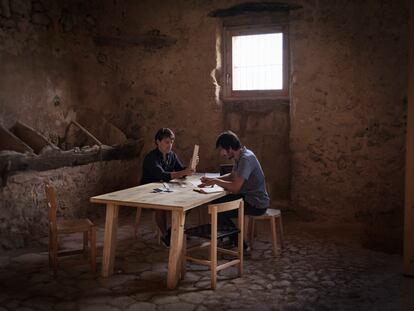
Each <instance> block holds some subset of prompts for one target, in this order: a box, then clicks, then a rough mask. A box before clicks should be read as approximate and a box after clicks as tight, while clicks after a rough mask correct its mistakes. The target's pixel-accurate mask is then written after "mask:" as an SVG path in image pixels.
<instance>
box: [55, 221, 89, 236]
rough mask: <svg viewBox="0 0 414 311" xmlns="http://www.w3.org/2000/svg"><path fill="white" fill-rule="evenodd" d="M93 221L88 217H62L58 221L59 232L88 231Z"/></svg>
mask: <svg viewBox="0 0 414 311" xmlns="http://www.w3.org/2000/svg"><path fill="white" fill-rule="evenodd" d="M91 226H93V223H92V222H91V221H90V220H89V219H88V218H82V219H62V220H58V222H57V231H58V232H59V233H75V232H84V231H88V230H89V228H90V227H91Z"/></svg>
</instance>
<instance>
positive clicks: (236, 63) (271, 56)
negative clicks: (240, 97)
mask: <svg viewBox="0 0 414 311" xmlns="http://www.w3.org/2000/svg"><path fill="white" fill-rule="evenodd" d="M232 44H233V48H232V59H233V90H234V91H250V90H282V89H283V34H282V33H268V34H261V35H248V36H233V37H232Z"/></svg>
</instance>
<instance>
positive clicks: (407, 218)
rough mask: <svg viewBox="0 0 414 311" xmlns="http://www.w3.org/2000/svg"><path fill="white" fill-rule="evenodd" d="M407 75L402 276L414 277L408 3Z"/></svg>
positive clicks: (412, 64) (412, 68) (412, 54)
mask: <svg viewBox="0 0 414 311" xmlns="http://www.w3.org/2000/svg"><path fill="white" fill-rule="evenodd" d="M409 23H410V35H409V65H408V69H409V75H408V107H407V136H406V140H407V141H406V162H405V212H404V274H405V275H409V276H414V190H413V189H414V3H413V2H412V1H410V21H409Z"/></svg>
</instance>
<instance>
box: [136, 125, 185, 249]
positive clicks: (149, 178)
mask: <svg viewBox="0 0 414 311" xmlns="http://www.w3.org/2000/svg"><path fill="white" fill-rule="evenodd" d="M174 139H175V136H174V133H173V131H171V130H170V129H169V128H161V129H159V130H158V132H157V133H156V134H155V144H156V146H157V147H156V148H155V149H154V150H152V151H150V152H149V153H148V154H147V155H146V156H145V158H144V163H143V165H142V179H141V185H143V184H148V183H151V182H159V181H162V182H168V181H170V180H171V179H176V178H183V177H185V176H191V175H192V174H193V170H191V168H186V167H185V166H183V164H182V163H181V161H180V159H179V158H178V156H177V155H176V154H175V152H174V151H172V147H173V144H174ZM155 219H156V222H157V225H158V227H159V228H160V231H161V234H162V236H161V239H162V241H163V242H164V244H165V245H167V246H169V244H170V234H171V232H170V231H168V230H167V212H166V211H160V210H156V211H155Z"/></svg>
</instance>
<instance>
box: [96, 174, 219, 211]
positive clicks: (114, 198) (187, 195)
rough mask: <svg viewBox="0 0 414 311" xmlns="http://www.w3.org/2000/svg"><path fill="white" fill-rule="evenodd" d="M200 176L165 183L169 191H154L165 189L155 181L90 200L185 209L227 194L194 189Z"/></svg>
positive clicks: (135, 205) (143, 206)
mask: <svg viewBox="0 0 414 311" xmlns="http://www.w3.org/2000/svg"><path fill="white" fill-rule="evenodd" d="M200 176H202V174H196V175H194V176H190V177H187V178H186V179H185V180H173V181H171V182H168V183H165V184H166V185H167V187H169V189H170V190H171V192H166V191H162V192H155V191H154V189H157V188H159V189H164V190H166V188H165V187H164V185H163V183H161V182H157V183H150V184H146V185H141V186H137V187H132V188H128V189H124V190H120V191H115V192H111V193H106V194H102V195H98V196H94V197H91V199H90V201H91V202H92V203H103V204H115V205H124V206H134V207H141V208H156V209H164V210H184V211H185V210H188V209H191V208H193V207H196V206H199V205H202V204H205V203H208V202H211V201H212V200H215V199H218V198H221V197H223V196H224V195H226V194H227V193H226V192H225V191H222V192H216V193H208V194H206V193H199V192H196V191H194V190H193V189H194V188H195V185H196V184H197V183H198V182H199V180H200Z"/></svg>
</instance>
